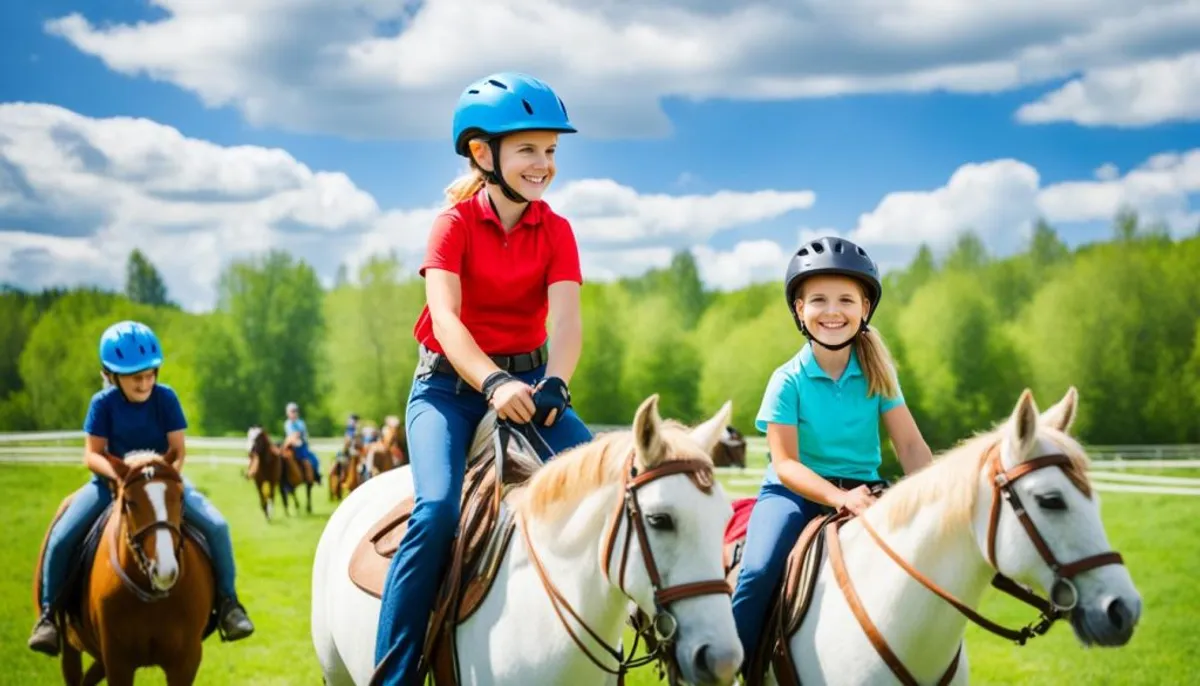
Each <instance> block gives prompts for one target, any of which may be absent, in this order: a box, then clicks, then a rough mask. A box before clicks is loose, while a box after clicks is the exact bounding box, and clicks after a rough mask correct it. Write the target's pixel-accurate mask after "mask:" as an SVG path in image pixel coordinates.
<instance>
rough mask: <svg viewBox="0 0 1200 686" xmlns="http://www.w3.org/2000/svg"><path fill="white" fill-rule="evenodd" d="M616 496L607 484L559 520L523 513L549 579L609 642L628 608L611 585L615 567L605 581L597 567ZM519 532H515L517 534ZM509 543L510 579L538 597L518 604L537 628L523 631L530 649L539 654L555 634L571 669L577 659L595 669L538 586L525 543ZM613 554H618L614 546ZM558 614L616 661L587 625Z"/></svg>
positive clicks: (610, 661)
mask: <svg viewBox="0 0 1200 686" xmlns="http://www.w3.org/2000/svg"><path fill="white" fill-rule="evenodd" d="M616 498H617V487H616V486H615V485H614V486H607V487H604V488H600V489H597V490H596V491H594V492H593V493H592V494H590V495H589V496H587V497H586V498H584V499H583V501H582V502H580V503H579V505H578V506H577V507H575V508H574V509H573V510H572V511H571V512H570V513H569V514H567V515H565V516H563V517H561V518H560V519H558V520H555V521H543V520H539V519H533V518H527V519H525V522H526V524H527V525H528V526H529V527H530V529H529V537H530V539H531V541H532V543H533V547H534V549H535V551H536V553H537V556H538V559H539V560H540V561H541V563H542V566H543V567H544V569H545V571H546V576H547V577H548V578H549V580H550V582H551V583H552V584H553V585H554V587H555V588H556V589H557V590H558V592H559V593H560V594H562V596H563V597H564V598H565V599H566V601H567V602H568V603H569V604H570V607H571V609H573V610H574V611H575V613H576V614H577V615H578V616H579V617H580V618H581V619H582V620H583V621H584V622H585V623H586V624H587V625H588V626H589V627H591V629H592V630H593V631H595V632H596V634H597V635H599V636H601V637H603V638H604V640H605V641H606V642H607V643H608V645H609V646H612V647H615V646H616V645H617V642H618V641H619V640H620V639H621V635H622V632H623V630H624V624H625V620H626V619H627V617H628V612H629V599H628V598H627V597H626V596H625V594H624V593H623V592H622V591H621V590H620V589H618V588H617V587H616V585H615V582H616V577H615V574H616V571H615V570H614V579H613V582H612V583H610V582H609V581H608V580H607V579H606V578H605V576H604V573H603V571H602V569H601V560H600V555H601V548H602V546H603V545H604V541H603V540H602V538H603V537H604V536H605V535H606V534H607V533H608V525H609V516H610V515H611V514H612V512H613V507H614V502H615V499H616ZM518 526H520V524H518ZM622 531H623V527H622ZM622 531H618V539H617V540H618V541H621V540H623V538H622V536H621V533H622ZM519 536H520V533H519V532H518V533H517V534H516V537H519ZM522 543H523V541H522ZM514 549H515V551H516V554H515V555H511V556H510V563H511V567H510V574H511V575H512V577H513V582H514V584H516V585H517V587H519V588H522V589H524V588H532V589H536V590H535V591H534V596H535V598H537V600H535V601H533V602H529V603H526V604H523V605H522V609H521V615H522V618H523V619H522V621H523V622H524V621H526V620H527V621H529V622H531V623H530V624H529V626H531V627H532V626H536V627H538V630H537V631H528V632H522V633H523V634H524V638H523V640H527V641H528V642H529V643H530V644H532V645H533V646H535V648H531V652H530V653H529V654H531V655H536V654H544V652H545V648H544V646H545V644H546V642H547V641H548V640H554V641H556V642H557V645H558V647H559V648H560V649H561V650H560V651H557V652H562V651H566V652H565V653H563V654H564V657H565V659H566V660H568V661H570V662H571V663H572V664H573V665H574V667H572V669H579V668H580V667H579V666H578V665H579V664H586V665H587V667H586V669H595V667H593V666H592V665H591V662H590V661H589V660H588V659H587V657H586V656H585V655H584V654H583V652H582V651H580V650H579V648H578V646H576V645H575V642H574V641H573V640H572V639H571V637H570V636H569V635H568V634H567V632H566V630H565V629H564V628H563V626H562V621H561V620H559V618H558V616H557V615H556V614H555V611H554V608H553V605H552V604H551V601H550V595H549V594H548V592H547V591H546V590H545V589H544V588H543V586H542V582H541V580H540V578H539V576H538V572H537V570H536V569H535V567H534V565H533V564H532V561H531V560H530V558H529V554H528V551H527V549H526V548H525V546H524V545H520V546H519V547H518V546H514ZM614 557H615V558H617V557H619V551H618V552H617V553H616V554H614ZM563 614H564V615H565V616H567V617H568V619H567V621H568V622H570V625H571V630H572V631H573V632H574V633H575V635H576V636H578V637H579V639H580V640H581V641H583V642H584V644H585V645H587V646H588V649H589V650H590V651H591V652H592V653H593V654H594V655H596V657H597V658H598V659H600V660H601V661H602V662H603V663H604V664H605V665H606V666H608V667H613V666H615V662H614V660H613V659H612V658H611V657H609V656H608V655H607V653H606V652H605V651H604V650H603V649H602V648H599V647H597V646H596V644H595V641H593V640H592V639H591V638H590V636H589V635H588V633H587V631H586V630H585V629H583V628H582V627H580V626H579V624H578V622H576V621H574V620H573V619H571V618H570V616H569V613H567V612H566V611H565V610H564V612H563ZM551 636H552V637H553V638H552V639H551Z"/></svg>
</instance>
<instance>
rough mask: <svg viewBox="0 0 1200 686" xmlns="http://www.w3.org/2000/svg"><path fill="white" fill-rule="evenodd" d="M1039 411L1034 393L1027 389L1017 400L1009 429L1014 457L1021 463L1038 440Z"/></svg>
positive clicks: (1009, 440) (1010, 444)
mask: <svg viewBox="0 0 1200 686" xmlns="http://www.w3.org/2000/svg"><path fill="white" fill-rule="evenodd" d="M1037 427H1038V411H1037V404H1036V403H1035V402H1034V401H1033V392H1032V391H1030V390H1029V389H1028V388H1026V389H1025V390H1024V391H1022V392H1021V397H1020V398H1018V399H1017V406H1016V408H1014V409H1013V413H1012V416H1011V417H1010V418H1009V421H1008V427H1007V429H1006V430H1007V433H1008V435H1007V438H1008V442H1009V447H1010V449H1011V450H1012V454H1013V457H1014V459H1015V460H1016V461H1018V462H1020V461H1022V460H1024V459H1025V457H1026V456H1028V455H1029V453H1030V452H1031V451H1032V450H1033V444H1034V441H1035V440H1036V438H1037Z"/></svg>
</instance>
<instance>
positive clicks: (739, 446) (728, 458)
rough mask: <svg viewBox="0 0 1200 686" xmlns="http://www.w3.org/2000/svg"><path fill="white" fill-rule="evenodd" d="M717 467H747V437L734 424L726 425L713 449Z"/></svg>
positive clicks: (713, 457)
mask: <svg viewBox="0 0 1200 686" xmlns="http://www.w3.org/2000/svg"><path fill="white" fill-rule="evenodd" d="M712 460H713V466H715V467H741V468H743V469H744V468H745V467H746V438H745V436H742V432H740V431H738V430H737V429H735V428H733V427H732V426H727V427H725V431H724V432H723V433H722V434H721V439H720V440H719V441H717V445H716V447H714V448H713V451H712Z"/></svg>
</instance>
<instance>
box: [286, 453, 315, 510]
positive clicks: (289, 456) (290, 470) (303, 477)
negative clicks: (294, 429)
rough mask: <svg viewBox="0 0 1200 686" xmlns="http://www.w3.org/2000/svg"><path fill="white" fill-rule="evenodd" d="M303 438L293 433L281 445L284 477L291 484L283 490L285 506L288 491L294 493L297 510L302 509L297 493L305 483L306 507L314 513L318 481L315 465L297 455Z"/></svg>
mask: <svg viewBox="0 0 1200 686" xmlns="http://www.w3.org/2000/svg"><path fill="white" fill-rule="evenodd" d="M302 442H303V440H302V439H301V438H300V434H299V433H293V434H291V435H289V436H288V437H287V438H285V439H283V443H282V444H280V446H279V453H280V455H282V456H283V472H284V478H285V479H286V481H287V482H288V484H289V487H288V488H285V489H284V492H283V507H284V509H287V496H288V493H291V494H292V500H293V502H295V503H296V511H297V512H299V511H300V498H299V496H297V495H296V489H297V488H299V487H300V485H301V484H303V485H304V497H305V503H304V509H305V510H306V511H307V512H308V513H309V514H312V487H313V484H314V483H316V481H317V480H316V476H315V475H314V474H313V467H312V464H310V463H309V462H308V461H307V460H301V459H300V458H299V457H297V456H296V447H297V446H299V445H300V444H301V443H302Z"/></svg>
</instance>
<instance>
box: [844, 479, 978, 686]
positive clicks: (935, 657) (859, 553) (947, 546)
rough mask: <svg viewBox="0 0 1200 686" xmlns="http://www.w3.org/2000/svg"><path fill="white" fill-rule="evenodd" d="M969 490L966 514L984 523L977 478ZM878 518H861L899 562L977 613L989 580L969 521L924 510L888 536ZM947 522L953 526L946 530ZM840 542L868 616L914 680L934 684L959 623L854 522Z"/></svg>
mask: <svg viewBox="0 0 1200 686" xmlns="http://www.w3.org/2000/svg"><path fill="white" fill-rule="evenodd" d="M931 468H932V467H931ZM977 486H978V488H979V489H980V495H979V497H978V499H977V501H976V505H975V508H974V509H975V512H976V513H978V512H981V511H982V512H983V513H984V514H985V515H986V513H987V512H988V511H989V508H990V507H991V493H990V490H986V489H985V488H984V487H983V486H984V485H983V483H982V478H981V481H980V483H979V484H978V485H977ZM880 515H881V510H880V508H874V509H873V510H868V511H867V513H866V514H865V515H863V516H864V517H866V519H867V521H868V522H870V524H871V525H872V527H873V528H874V529H875V530H876V531H877V532H878V533H879V535H880V537H881V538H882V539H883V540H884V541H885V542H886V543H887V545H888V546H889V547H890V548H891V549H892V550H893V551H895V553H896V554H897V555H898V556H899V557H900V558H901V559H902V560H905V561H907V562H908V563H909V564H910V565H911V566H912V567H913V568H914V569H916V570H917V571H919V572H921V573H922V574H924V575H925V576H926V577H927V578H929V579H930V580H932V581H933V582H934V583H935V584H937V585H938V586H939V587H940V588H942V589H943V590H945V591H946V592H948V593H950V594H951V595H953V596H954V597H955V598H957V599H958V600H959V601H960V602H962V603H963V604H964V605H966V606H967V607H969V608H971V609H977V608H978V607H979V604H980V601H981V600H982V598H983V593H984V591H985V590H987V588H988V586H989V583H990V581H991V578H992V576H993V575H994V573H995V572H994V570H992V568H991V566H990V565H989V564H988V563H987V561H986V560H985V559H984V557H983V553H982V552H981V551H982V548H981V547H980V544H979V540H978V537H977V535H976V525H975V522H977V521H978V517H977V516H973V517H971V518H968V519H966V520H963V519H962V518H958V519H957V520H948V519H947V517H946V506H945V503H942V502H931V503H928V504H926V505H924V506H923V507H922V508H921V509H920V511H919V512H918V513H917V514H916V515H915V516H914V517H913V518H912V520H911V521H910V522H908V523H907V524H905V525H903V526H899V527H897V528H895V529H891V530H889V529H887V528H886V527H885V526H884V524H883V517H881V516H880ZM952 521H961V524H950V523H947V522H952ZM841 535H842V543H843V549H844V553H845V560H846V571H847V574H848V575H849V577H850V579H851V580H852V582H853V583H854V587H855V590H857V592H858V593H859V595H860V596H861V597H862V599H863V605H864V607H865V608H866V611H867V614H868V616H870V617H872V618H873V621H875V622H876V625H877V626H878V628H879V630H880V631H881V632H882V633H883V635H884V637H885V638H886V639H887V641H888V644H889V645H890V646H891V648H892V650H893V651H894V652H895V653H896V654H897V656H898V657H899V658H900V659H901V661H903V662H904V664H905V666H906V667H907V668H908V669H909V671H911V672H912V673H913V675H914V676H915V677H916V678H917V679H918V680H922V679H928V680H936V679H937V678H938V677H940V676H941V674H942V671H944V670H945V669H946V667H947V665H949V664H950V661H951V660H952V659H953V657H954V654H955V652H957V650H958V648H959V645H960V643H961V642H962V640H963V637H964V634H965V632H966V624H967V619H966V617H964V616H963V615H962V614H961V613H959V612H958V611H957V610H955V609H954V607H953V606H951V605H950V604H949V603H947V602H946V601H944V600H942V599H941V598H939V597H938V596H936V595H934V594H933V593H931V592H929V590H928V589H926V588H925V587H924V586H922V585H921V584H919V583H918V582H917V581H916V580H915V579H913V578H912V577H911V576H910V575H909V574H908V573H907V572H906V571H904V570H903V569H902V568H901V567H900V566H899V565H897V564H896V562H895V561H893V560H892V559H891V558H889V557H888V556H887V555H886V553H885V552H884V551H883V550H882V549H881V548H880V547H879V546H878V544H876V543H875V541H874V540H873V539H872V538H871V537H870V536H869V535H868V533H867V532H866V531H865V530H864V529H863V527H862V526H861V524H860V523H859V522H857V521H851V522H850V523H848V524H847V525H846V526H845V527H844V528H843V530H842V534H841ZM838 592H839V593H840V591H838Z"/></svg>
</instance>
